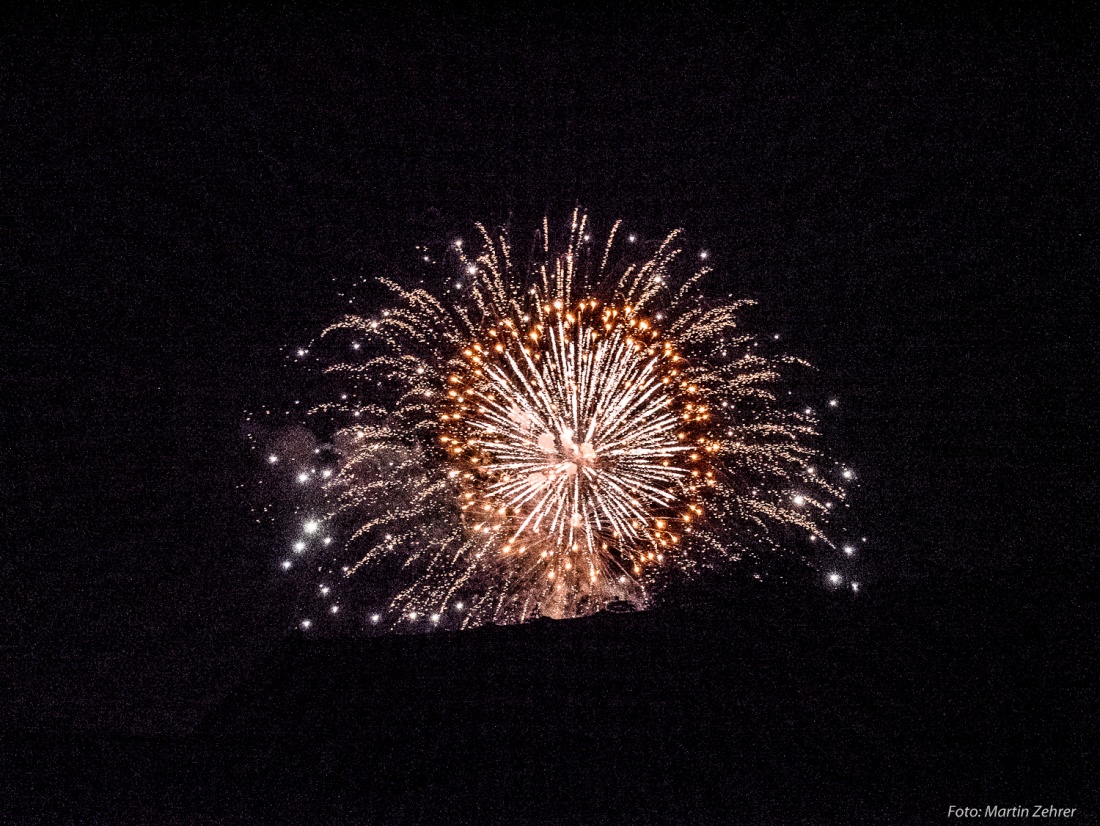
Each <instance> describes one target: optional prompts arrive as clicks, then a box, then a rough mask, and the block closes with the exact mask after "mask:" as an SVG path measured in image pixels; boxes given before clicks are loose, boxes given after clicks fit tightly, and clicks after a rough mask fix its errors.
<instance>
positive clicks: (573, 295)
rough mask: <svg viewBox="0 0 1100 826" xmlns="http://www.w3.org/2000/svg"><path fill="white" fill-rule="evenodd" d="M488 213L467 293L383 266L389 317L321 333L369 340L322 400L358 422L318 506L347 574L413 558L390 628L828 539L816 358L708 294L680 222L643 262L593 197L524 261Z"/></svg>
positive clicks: (551, 606) (621, 587)
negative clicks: (744, 327)
mask: <svg viewBox="0 0 1100 826" xmlns="http://www.w3.org/2000/svg"><path fill="white" fill-rule="evenodd" d="M478 230H479V232H480V235H481V243H480V244H479V245H478V249H477V250H476V251H473V252H467V251H466V250H465V249H464V248H463V246H462V244H461V242H456V243H455V245H454V246H453V247H452V249H451V252H450V253H449V255H450V256H451V257H453V259H454V261H455V265H456V266H458V267H460V268H461V269H460V270H459V272H460V273H461V282H460V283H461V289H460V290H457V298H455V299H454V300H453V301H450V300H449V299H450V298H452V297H454V296H455V295H456V293H454V292H452V293H450V294H449V295H448V302H447V303H445V301H444V300H443V298H442V297H439V296H435V295H432V294H431V293H430V292H428V291H427V290H425V289H423V288H417V289H405V288H403V287H401V286H399V285H398V284H397V283H394V282H392V281H388V280H383V281H382V283H383V284H384V285H385V286H386V287H387V288H388V289H389V290H390V291H392V294H393V303H392V304H391V305H390V307H389V308H388V309H387V310H385V311H383V312H382V313H380V314H379V315H378V316H377V317H369V318H368V317H363V316H347V317H345V318H343V319H341V320H340V321H339V322H337V323H335V324H333V325H332V326H330V327H329V328H328V329H326V330H325V331H324V333H323V336H322V337H323V338H327V337H339V336H350V337H351V338H352V339H353V340H354V342H355V345H354V346H355V350H356V351H359V349H360V346H361V345H360V342H362V349H363V350H364V351H365V353H366V355H364V357H363V358H362V359H361V360H357V361H352V362H342V363H337V364H333V365H330V366H329V367H328V368H326V369H327V371H328V372H329V373H330V374H332V375H333V377H334V378H336V379H337V380H339V381H341V382H343V383H344V385H345V386H350V387H351V388H352V392H351V393H350V395H349V398H348V399H346V400H341V401H340V402H335V403H326V404H322V405H320V406H318V407H316V408H315V409H314V410H313V411H311V412H312V413H313V414H314V415H319V414H323V415H325V416H329V417H333V418H334V419H335V420H336V422H337V430H336V432H335V435H334V437H333V447H334V449H335V451H336V453H337V456H338V460H337V462H336V465H335V467H333V468H331V470H330V471H326V473H328V475H327V476H326V477H325V478H324V479H323V481H321V482H320V484H321V485H322V487H323V490H324V494H325V499H326V501H327V502H328V506H327V507H328V512H327V514H326V515H325V516H324V517H323V518H322V519H321V520H320V522H321V523H323V524H325V525H326V531H329V528H328V526H335V525H340V526H343V527H344V528H345V534H346V536H347V537H348V539H347V540H346V542H344V543H338V544H340V546H341V547H342V550H341V551H340V553H341V554H344V556H343V558H341V556H340V555H339V554H337V556H335V557H332V558H331V559H330V560H329V561H330V562H331V568H326V567H325V566H324V565H323V564H322V565H321V567H320V570H321V571H322V574H323V575H325V574H327V575H328V576H327V579H326V581H331V582H333V583H334V587H337V588H338V587H339V586H338V583H339V581H340V580H341V579H344V578H350V577H368V578H369V577H371V576H372V570H373V571H374V572H375V575H376V576H393V574H392V573H386V572H388V571H392V570H393V568H394V566H392V565H390V564H389V563H390V562H393V561H394V560H400V562H401V565H400V566H399V567H400V575H399V576H397V580H398V581H400V582H401V588H400V591H399V593H397V595H396V596H395V597H394V598H393V599H392V602H391V603H390V605H389V606H388V608H386V610H384V611H381V612H380V613H377V614H375V615H374V616H373V617H372V619H373V621H375V622H378V621H379V620H380V618H382V619H384V620H385V621H386V622H387V623H390V624H396V623H399V622H402V621H409V620H415V619H417V618H419V619H420V620H428V619H429V618H430V621H432V622H439V621H440V618H441V617H455V616H460V617H461V622H462V623H463V624H465V625H470V624H479V623H484V622H495V623H508V622H519V621H523V620H524V619H527V618H529V617H532V616H537V615H545V616H550V617H555V618H563V617H574V616H583V615H586V614H590V613H593V612H596V611H599V610H601V609H602V608H604V607H607V606H608V605H610V604H612V603H622V602H628V603H631V604H632V605H633V606H635V607H637V608H642V607H645V606H646V605H647V604H648V603H649V602H650V600H651V598H652V594H653V592H654V589H655V587H656V586H657V584H658V583H659V582H660V581H661V579H662V576H661V574H662V572H663V571H667V570H669V569H670V568H673V567H675V568H677V569H680V570H684V571H689V572H690V571H691V570H692V569H694V568H696V567H698V566H700V565H706V564H709V563H712V562H717V561H720V560H736V559H738V558H740V557H741V555H742V554H744V553H746V552H749V553H752V552H755V551H760V550H778V549H780V548H781V547H782V546H783V545H784V543H787V542H789V541H790V540H791V538H792V537H794V536H797V535H798V534H802V535H804V536H806V535H808V536H809V537H810V538H811V539H813V540H815V541H816V540H820V541H822V542H824V543H826V544H829V543H828V540H827V539H826V537H825V535H824V534H823V533H822V525H823V523H824V521H825V518H826V517H827V516H828V515H829V511H830V509H831V508H832V507H833V506H834V504H835V503H837V502H839V501H841V500H842V499H843V497H844V491H843V489H842V487H841V484H840V480H841V479H842V478H843V479H848V478H851V473H850V471H845V470H844V469H842V468H840V467H839V466H835V465H830V467H831V468H833V470H830V471H828V472H824V471H822V470H821V469H820V467H819V466H820V465H821V457H820V456H819V455H818V454H817V451H816V449H815V448H814V447H813V442H814V441H815V437H816V436H817V432H816V425H815V420H814V417H813V414H812V412H811V411H802V412H796V411H785V410H783V409H782V408H781V407H780V406H779V405H778V404H777V393H776V390H775V388H776V385H777V382H778V381H779V380H780V379H781V377H782V369H781V368H783V367H784V366H785V365H786V364H789V363H791V362H794V361H795V360H794V359H770V358H767V357H765V356H762V355H760V354H759V350H758V349H757V347H756V342H755V340H754V339H753V337H752V336H750V335H748V334H745V333H743V332H741V331H740V330H739V329H738V326H737V320H738V312H739V310H740V308H741V307H743V306H744V305H745V304H747V303H748V302H726V303H719V302H715V301H713V300H711V301H708V300H706V298H705V296H703V295H702V294H701V291H700V287H699V282H700V281H701V279H703V278H704V276H705V275H706V274H707V273H708V272H709V270H710V268H709V267H707V266H705V265H700V266H699V267H695V266H693V259H694V256H692V257H689V256H687V255H686V254H685V253H684V250H683V247H682V246H681V244H680V242H679V236H680V233H679V232H678V231H677V232H673V233H671V234H670V235H669V236H668V237H667V238H665V240H664V242H663V243H661V244H660V245H659V246H657V247H656V249H655V250H653V248H652V247H651V248H650V250H651V254H649V255H641V256H640V255H637V254H636V251H637V250H638V249H640V247H639V245H638V244H637V243H635V239H634V238H633V236H631V237H630V238H626V239H624V238H622V237H621V235H620V233H619V232H618V230H619V224H616V225H615V226H614V227H613V228H612V230H611V232H610V233H609V235H608V237H607V240H606V242H605V243H603V244H593V243H591V242H590V238H591V234H590V233H591V231H590V228H589V227H588V221H587V219H586V217H585V216H584V215H582V214H580V213H574V216H573V220H572V222H571V225H570V227H569V229H568V232H567V233H563V235H567V237H566V238H564V239H563V241H564V243H562V244H560V245H555V243H554V239H553V238H552V237H551V234H550V232H549V227H548V225H547V222H546V221H544V222H543V225H542V228H541V232H539V233H538V234H537V238H538V243H537V245H536V252H535V253H534V254H533V256H532V260H530V261H529V262H528V263H526V264H524V265H518V264H517V263H516V262H515V261H514V258H513V253H512V249H511V247H510V244H509V241H508V238H507V235H506V234H503V233H502V234H501V235H500V236H498V237H494V236H492V235H490V233H488V232H487V231H486V230H485V229H484V228H483V227H481V226H480V225H479V226H478ZM632 253H634V254H632ZM705 257H706V256H705V254H704V255H700V256H699V260H700V261H702V260H704V259H705ZM380 384H382V385H384V386H387V387H395V388H396V392H395V393H394V394H393V397H392V400H391V401H389V402H383V401H380V400H379V398H378V395H379V394H377V392H372V390H373V389H374V388H377V387H378V386H379V385H380ZM356 388H358V392H356V391H355V389H356ZM345 395H346V394H345ZM368 395H373V396H375V398H374V400H373V403H367V401H366V398H365V397H367V396H368ZM383 395H384V394H383ZM834 470H835V475H836V476H837V481H836V482H834V481H831V477H832V476H833V475H834ZM317 525H318V522H317V521H311V523H310V527H311V529H312V531H314V532H316V531H317ZM792 529H793V530H792ZM328 550H331V549H330V548H326V551H328ZM325 587H326V590H325V593H326V594H328V593H329V591H328V590H327V588H328V586H325ZM335 607H336V604H335V603H333V608H335ZM333 612H334V613H335V611H333Z"/></svg>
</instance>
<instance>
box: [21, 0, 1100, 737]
mask: <svg viewBox="0 0 1100 826" xmlns="http://www.w3.org/2000/svg"><path fill="white" fill-rule="evenodd" d="M5 15H6V16H5V19H4V21H3V23H2V24H0V116H2V117H0V122H2V123H0V159H2V160H0V282H2V286H0V290H2V293H0V300H2V304H3V307H4V312H5V321H6V323H5V325H4V327H5V333H6V337H7V344H6V345H5V348H4V349H5V358H4V363H5V367H4V369H3V371H2V373H3V377H2V381H3V414H2V415H3V419H2V421H3V430H4V434H5V437H4V442H5V445H4V454H3V455H4V456H5V462H4V468H5V475H6V476H7V481H6V482H5V483H4V485H3V489H4V497H3V505H4V511H5V515H4V531H5V534H6V537H5V539H4V541H3V546H4V547H3V550H2V551H0V583H2V584H0V600H2V602H0V606H2V610H3V615H4V617H5V622H4V623H3V625H2V630H0V651H3V652H6V653H5V654H4V656H5V657H7V658H8V660H9V661H10V662H19V663H24V665H25V667H26V673H25V674H24V673H23V672H19V670H18V668H16V669H15V670H14V671H12V672H10V673H17V672H18V673H19V674H22V676H17V677H16V678H14V679H15V680H16V683H15V684H16V685H19V686H27V685H29V686H32V687H38V686H42V685H45V684H46V683H47V682H50V681H52V680H54V677H52V676H50V675H54V674H62V675H64V674H65V673H68V672H66V670H65V666H63V665H42V663H43V662H46V661H47V660H49V658H50V657H54V658H57V657H60V656H61V654H62V653H63V652H69V651H73V652H82V651H99V652H107V653H109V654H111V655H112V656H118V657H121V658H122V660H121V661H124V662H126V663H130V664H129V665H128V666H126V668H129V669H130V672H127V673H132V675H131V677H129V678H126V677H118V678H116V677H110V678H108V677H103V678H102V679H104V680H108V682H109V681H110V680H115V679H120V680H122V683H121V685H122V686H123V688H122V689H120V690H121V692H122V693H123V694H131V693H132V694H134V695H135V696H136V695H139V694H140V693H141V690H142V689H140V688H135V687H134V686H140V685H143V683H142V680H143V679H144V678H143V677H142V675H143V674H144V673H145V671H149V670H151V671H156V669H157V668H160V667H162V666H161V665H158V663H162V662H164V660H165V659H166V658H167V657H169V656H170V657H179V656H186V657H193V659H194V660H196V661H199V662H198V664H196V666H195V669H196V670H197V671H198V672H202V671H203V669H211V670H212V671H211V673H214V672H216V674H215V676H213V677H211V678H210V679H211V680H212V681H214V682H217V681H218V680H223V679H228V678H226V677H225V676H224V675H225V674H227V673H230V672H231V671H232V669H233V668H240V667H243V666H241V665H240V663H242V662H243V663H247V662H249V661H251V660H250V659H249V658H250V657H253V658H254V657H258V656H260V655H261V654H262V653H263V652H264V651H266V650H267V648H268V647H269V646H270V645H271V644H272V642H273V641H277V640H278V639H279V638H280V637H281V636H282V635H283V634H284V628H286V627H287V626H288V620H287V608H286V600H287V595H286V594H285V593H284V592H283V591H282V590H281V588H280V586H279V584H278V581H279V580H278V577H277V576H276V575H275V572H274V567H273V566H274V562H275V561H276V559H277V556H276V555H275V552H274V551H273V549H272V548H273V543H275V542H276V541H281V540H278V538H277V537H274V536H273V535H272V534H271V532H270V531H265V530H257V529H256V527H255V526H254V524H253V523H252V522H251V520H250V517H249V513H248V503H247V502H246V501H244V497H243V496H242V494H241V493H240V492H239V491H238V489H237V485H239V484H241V483H247V482H248V480H249V479H251V478H254V476H255V474H256V473H257V468H256V465H255V457H253V456H252V455H251V454H249V453H248V451H247V450H246V448H245V445H244V443H243V440H242V439H241V423H242V419H243V415H244V411H245V410H246V409H254V408H256V407H258V406H260V405H262V404H263V403H264V402H265V401H267V400H269V399H270V398H271V396H272V395H277V394H278V393H280V392H283V391H284V389H285V387H286V386H287V382H290V381H292V378H291V377H290V376H288V374H287V373H286V372H285V371H284V370H283V368H282V361H281V358H280V353H279V348H281V347H283V346H287V345H296V344H297V343H298V342H300V341H302V340H304V339H305V338H306V337H308V336H310V335H312V334H313V333H314V332H316V331H317V329H318V328H319V327H320V326H321V325H323V324H324V323H325V322H326V321H328V320H329V319H330V318H331V317H332V316H333V315H334V314H335V313H336V312H337V311H338V308H339V303H338V299H337V297H336V294H335V293H336V287H335V286H334V283H346V282H348V281H350V280H352V279H354V278H356V277H358V276H360V275H363V274H384V273H386V272H387V271H388V270H389V269H390V268H399V269H400V268H407V267H411V266H412V264H413V253H414V250H413V247H414V245H415V244H418V243H423V242H427V241H438V240H440V239H445V238H447V237H449V235H448V234H449V233H451V232H454V231H455V230H456V229H461V228H464V227H468V226H469V223H470V222H472V221H475V220H483V221H486V222H488V223H496V222H500V221H503V220H505V219H506V218H507V217H508V216H509V214H514V215H515V217H516V219H517V221H518V222H519V223H520V224H521V225H522V222H524V221H526V222H528V223H527V225H530V222H531V221H532V220H534V219H536V218H537V217H539V216H541V215H542V214H544V213H546V212H548V213H549V214H551V215H552V216H558V217H564V216H565V215H566V214H567V211H568V210H570V209H571V208H572V207H573V205H574V204H576V203H579V204H581V205H583V206H584V207H585V208H587V209H588V210H589V212H590V213H591V214H592V215H593V216H594V217H595V218H596V219H597V220H598V221H601V222H602V223H604V224H606V223H608V222H609V221H611V220H613V219H614V218H617V217H624V218H625V219H627V220H628V221H629V222H631V223H632V225H634V226H638V227H640V228H641V229H642V230H643V231H645V232H647V233H648V234H652V235H656V234H658V233H660V232H662V231H664V230H666V229H668V228H671V227H675V226H682V227H684V228H685V230H686V231H687V234H688V237H689V238H690V239H691V240H692V242H693V243H699V244H705V245H706V246H707V247H708V248H709V249H710V250H712V251H713V253H714V256H715V261H716V263H717V266H718V268H719V270H720V272H721V273H722V282H721V284H722V287H723V288H724V289H726V290H728V291H731V292H735V293H740V294H743V295H746V296H749V297H752V298H756V299H758V300H759V301H760V307H759V308H758V310H757V311H755V313H754V314H753V316H751V317H750V318H751V323H752V324H754V325H756V326H757V329H759V330H760V331H761V332H770V331H772V330H776V331H780V332H782V333H783V335H784V341H785V342H786V345H787V347H788V348H789V350H790V351H791V352H793V353H795V354H797V355H800V356H803V357H805V358H807V359H809V360H810V361H812V362H813V363H814V364H815V365H816V366H817V367H818V368H819V370H820V374H819V380H820V387H821V388H823V389H814V390H813V392H821V393H824V392H832V393H835V394H836V395H838V396H839V397H840V398H841V400H842V411H841V413H840V414H838V416H837V417H836V418H835V420H834V421H833V422H832V423H831V424H829V428H830V435H831V438H832V440H833V444H835V445H836V446H837V447H838V449H839V450H840V451H841V452H842V454H843V456H844V457H845V458H846V459H849V460H850V461H851V462H852V463H853V464H854V465H855V466H856V467H857V468H859V470H860V473H861V478H862V480H863V486H862V488H861V489H860V491H859V492H858V494H857V495H856V497H855V498H854V500H853V508H854V515H855V519H856V521H857V522H859V523H860V524H862V525H863V526H864V527H865V532H866V533H867V535H868V536H869V537H870V538H871V540H872V542H871V552H870V553H869V555H868V557H869V558H868V562H867V565H868V575H869V576H870V577H872V578H873V580H874V582H875V583H876V587H880V588H883V589H886V590H888V591H889V590H890V589H895V591H894V592H896V589H903V588H904V587H906V586H907V585H908V584H911V583H918V582H921V581H924V580H931V581H940V580H943V579H946V578H949V577H952V576H955V575H959V576H965V577H971V578H972V579H974V580H975V581H978V580H982V579H990V580H996V581H1005V580H1006V578H1007V579H1009V580H1011V579H1012V578H1017V579H1018V580H1019V581H1020V582H1022V583H1029V584H1030V583H1033V582H1037V581H1042V582H1044V583H1047V585H1049V584H1050V583H1055V584H1057V583H1062V585H1060V586H1059V587H1064V589H1065V590H1066V592H1067V593H1069V592H1072V593H1075V594H1076V593H1077V592H1078V591H1079V590H1080V589H1082V588H1086V587H1087V588H1091V591H1088V592H1087V594H1091V596H1087V595H1086V599H1091V600H1092V602H1091V603H1088V604H1090V605H1092V606H1093V607H1094V606H1095V599H1096V590H1095V579H1094V576H1095V571H1096V565H1095V558H1094V556H1093V554H1094V549H1095V539H1096V531H1095V527H1094V522H1093V520H1091V519H1088V518H1085V517H1083V516H1082V515H1083V514H1087V513H1089V512H1090V511H1091V509H1092V508H1093V500H1094V499H1095V497H1096V495H1097V488H1096V483H1095V475H1094V474H1092V473H1089V474H1088V479H1087V480H1082V479H1079V478H1077V468H1078V467H1079V465H1080V463H1081V461H1082V457H1083V456H1085V455H1086V454H1087V453H1088V452H1089V451H1090V449H1093V450H1094V449H1095V447H1094V446H1095V441H1096V415H1095V411H1094V409H1093V408H1092V407H1091V406H1090V403H1087V402H1086V395H1088V394H1087V388H1088V387H1090V386H1093V385H1094V384H1095V382H1096V377H1097V371H1096V353H1095V307H1096V306H1097V295H1096V293H1097V265H1098V263H1100V255H1098V251H1100V247H1098V239H1097V234H1096V215H1097V210H1096V208H1097V197H1096V195H1097V176H1098V174H1100V165H1098V145H1097V137H1096V136H1097V129H1096V127H1097V120H1096V117H1095V115H1096V98H1097V95H1098V94H1100V86H1098V83H1097V66H1098V64H1097V54H1096V49H1097V42H1098V36H1100V31H1098V25H1097V18H1096V17H1095V16H1089V17H1087V18H1085V19H1077V18H1075V17H1073V16H1071V15H1070V14H1068V13H1065V14H1063V15H1062V16H1054V15H1046V14H1041V13H1038V12H1036V13H1024V12H1006V13H1003V14H998V15H993V14H989V15H986V14H978V13H973V14H967V15H963V14H962V13H961V12H956V13H953V14H951V15H939V16H937V15H931V16H916V15H914V16H908V15H905V14H899V13H895V12H890V11H882V12H878V11H857V10H849V11H847V12H841V13H837V12H833V11H829V12H824V11H823V12H820V13H816V12H811V11H805V10H797V11H796V10H794V9H793V8H788V9H787V10H786V11H775V10H772V11H767V12H763V11H762V12H760V13H758V14H755V15H754V14H751V13H739V14H738V15H734V16H723V15H719V14H717V13H714V12H709V11H708V12H703V11H697V12H687V13H685V14H683V15H682V16H677V17H669V18H661V19H651V18H648V17H646V16H645V15H643V14H641V13H640V12H633V13H631V14H628V15H626V16H625V17H622V16H611V15H600V14H592V13H589V12H587V11H574V12H569V13H564V12H561V13H559V12H544V13H542V16H532V17H522V18H520V17H515V16H510V15H507V14H503V13H496V12H493V13H490V12H477V13H474V12H468V13H466V12H464V13H446V14H444V13H439V12H433V13H427V12H417V11H403V12H401V13H400V14H398V13H392V14H382V13H379V12H369V11H345V12H337V11H330V12H327V13H325V14H324V15H322V16H320V17H314V16H313V15H307V14H302V13H298V12H294V11H289V10H282V11H274V10H269V11H266V12H260V11H248V12H246V11H237V12H221V11H218V12H213V11H210V12H208V13H205V14H197V15H194V16H190V17H186V18H185V17H181V16H177V15H176V14H171V13H161V12H154V11H144V12H139V13H133V14H117V13H113V12H112V13H107V12H104V11H102V10H94V11H85V12H77V11H73V10H71V9H64V8H63V7H56V8H55V7H52V6H51V7H46V8H35V9H34V10H33V11H22V12H6V13H5ZM334 279H335V282H334ZM808 392H809V391H808ZM1090 522H1093V524H1091V525H1089V527H1088V533H1087V535H1086V534H1085V533H1083V528H1084V526H1085V525H1086V524H1087V523H1090ZM1090 582H1091V583H1092V584H1091V585H1088V583H1090ZM1026 587H1030V585H1028V586H1026ZM1082 593H1085V592H1084V591H1082ZM28 652H30V653H28ZM135 652H137V653H135ZM142 652H148V653H147V654H146V653H142ZM180 652H184V653H183V654H181V653H180ZM188 652H190V653H188ZM74 656H76V655H74ZM39 658H42V659H39ZM126 658H129V659H126ZM30 662H36V663H37V665H26V664H27V663H30ZM80 662H84V661H83V660H80ZM143 669H144V670H143ZM43 675H46V676H43ZM58 679H59V684H62V685H63V684H64V679H65V678H64V676H62V677H61V678H58ZM127 679H129V682H126V680H127ZM19 680H24V681H25V683H19ZM196 680H197V681H198V682H202V678H201V677H198V678H196ZM111 684H112V685H115V683H111ZM204 690H205V689H202V690H200V689H198V688H196V689H194V691H195V692H196V696H198V694H201V693H202V691H204ZM149 693H151V694H155V693H156V692H155V690H153V689H149ZM204 696H205V695H204ZM21 702H24V703H31V705H29V706H25V707H24V706H20V707H19V709H24V708H25V709H28V710H26V711H20V710H19V709H17V710H16V712H15V713H16V714H20V713H52V712H49V711H48V710H47V711H42V710H41V708H39V707H36V706H34V704H33V701H31V700H23V701H21ZM41 702H42V703H46V704H47V705H49V702H47V701H46V700H42V701H41ZM65 702H66V701H65V700H64V699H63V698H62V699H61V700H57V707H58V708H62V709H64V708H65ZM134 702H135V703H136V704H137V705H139V706H140V704H141V701H139V700H135V701H134ZM196 702H198V701H196ZM53 707H54V706H50V708H53ZM82 708H83V706H82ZM35 709H37V710H35ZM11 713H12V712H11V711H10V706H9V711H8V715H9V717H10V716H11ZM57 713H59V714H76V715H77V716H80V714H85V713H87V712H86V711H80V712H71V711H69V712H65V711H61V712H57ZM96 713H99V712H96ZM127 713H128V712H126V711H117V710H116V711H112V712H111V714H117V715H121V716H122V717H123V718H125V717H126V714H127ZM135 713H137V712H135ZM181 713H182V712H178V711H172V710H171V709H169V710H168V711H166V712H164V715H163V716H162V717H157V716H156V714H153V713H152V712H150V714H153V716H152V717H151V718H150V719H152V720H153V722H151V723H148V724H145V723H141V724H139V723H126V722H124V723H119V725H121V726H124V727H125V726H126V725H133V726H136V727H138V728H140V727H141V725H147V726H148V727H152V728H153V729H156V728H157V726H160V725H168V723H165V722H164V720H168V721H170V722H171V721H172V720H174V719H175V718H173V714H175V715H177V716H178V714H181ZM112 719H114V718H112ZM142 719H144V718H142ZM158 721H160V722H158Z"/></svg>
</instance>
